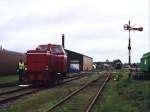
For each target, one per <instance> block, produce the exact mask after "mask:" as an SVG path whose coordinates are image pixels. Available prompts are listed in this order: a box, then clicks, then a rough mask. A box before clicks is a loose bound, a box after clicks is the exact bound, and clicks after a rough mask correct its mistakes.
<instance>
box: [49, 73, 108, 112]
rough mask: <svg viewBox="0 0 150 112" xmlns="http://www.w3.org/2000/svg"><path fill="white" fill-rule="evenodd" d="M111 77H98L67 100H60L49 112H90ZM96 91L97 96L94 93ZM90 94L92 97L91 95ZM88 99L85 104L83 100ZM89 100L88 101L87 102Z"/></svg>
mask: <svg viewBox="0 0 150 112" xmlns="http://www.w3.org/2000/svg"><path fill="white" fill-rule="evenodd" d="M109 76H110V75H107V76H103V77H101V76H100V77H98V78H96V79H95V80H92V81H91V82H89V83H87V84H85V85H84V86H82V87H81V88H79V89H77V90H75V91H73V92H72V93H70V94H69V95H67V96H66V97H65V98H63V99H62V100H60V101H59V102H58V103H56V104H55V105H54V106H52V107H51V108H50V109H49V110H47V112H62V111H75V112H77V111H78V112H83V111H85V112H90V110H91V108H92V107H93V105H94V103H95V101H96V100H97V98H98V97H99V96H100V95H101V93H102V91H103V89H104V87H105V85H106V83H107V82H108V80H109ZM92 91H95V93H96V94H95V95H93V92H92ZM89 94H90V95H89ZM85 96H87V97H86V100H85V102H83V101H82V100H84V99H83V97H85ZM87 99H88V100H87Z"/></svg>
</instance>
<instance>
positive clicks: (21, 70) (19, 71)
mask: <svg viewBox="0 0 150 112" xmlns="http://www.w3.org/2000/svg"><path fill="white" fill-rule="evenodd" d="M24 70H25V64H24V62H23V60H22V59H20V60H19V63H18V67H17V71H18V73H19V82H20V83H22V82H23V73H24Z"/></svg>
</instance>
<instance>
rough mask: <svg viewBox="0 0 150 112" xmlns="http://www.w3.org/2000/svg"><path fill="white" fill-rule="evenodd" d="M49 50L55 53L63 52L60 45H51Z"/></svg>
mask: <svg viewBox="0 0 150 112" xmlns="http://www.w3.org/2000/svg"><path fill="white" fill-rule="evenodd" d="M51 52H52V53H57V54H61V53H64V51H63V49H62V47H61V46H53V47H52V48H51Z"/></svg>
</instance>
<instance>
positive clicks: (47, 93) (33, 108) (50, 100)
mask: <svg viewBox="0 0 150 112" xmlns="http://www.w3.org/2000/svg"><path fill="white" fill-rule="evenodd" d="M96 77H97V75H89V76H88V77H85V78H82V79H80V80H75V81H73V82H70V83H68V84H65V85H62V86H58V87H54V88H51V89H47V90H43V91H40V92H38V93H36V94H33V95H30V96H25V97H23V98H21V99H19V100H17V101H16V102H14V103H12V104H10V105H6V107H3V108H1V109H0V112H44V111H46V110H48V109H49V108H50V107H52V106H53V105H54V104H55V103H56V102H58V101H59V100H60V99H62V98H63V97H64V96H66V95H67V94H69V93H70V92H72V91H73V90H76V89H77V88H79V87H81V86H82V85H84V84H85V82H86V83H87V82H89V81H90V80H93V79H95V78H96Z"/></svg>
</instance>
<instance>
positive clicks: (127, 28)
mask: <svg viewBox="0 0 150 112" xmlns="http://www.w3.org/2000/svg"><path fill="white" fill-rule="evenodd" d="M124 30H128V31H129V39H128V40H129V43H128V60H129V79H130V77H131V38H130V31H131V30H132V31H140V32H141V31H143V28H142V27H139V28H134V27H131V26H130V20H129V24H125V25H124Z"/></svg>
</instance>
